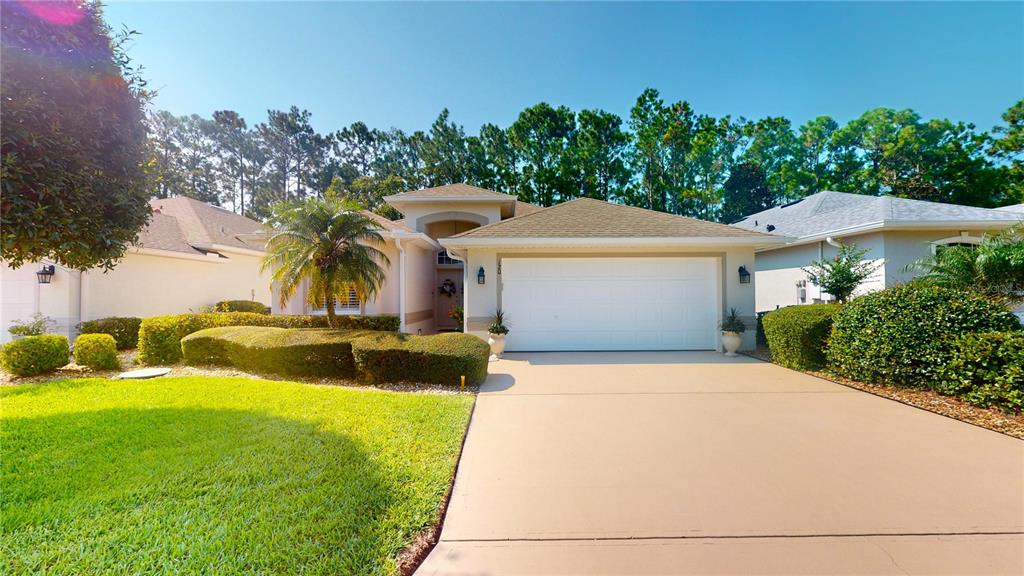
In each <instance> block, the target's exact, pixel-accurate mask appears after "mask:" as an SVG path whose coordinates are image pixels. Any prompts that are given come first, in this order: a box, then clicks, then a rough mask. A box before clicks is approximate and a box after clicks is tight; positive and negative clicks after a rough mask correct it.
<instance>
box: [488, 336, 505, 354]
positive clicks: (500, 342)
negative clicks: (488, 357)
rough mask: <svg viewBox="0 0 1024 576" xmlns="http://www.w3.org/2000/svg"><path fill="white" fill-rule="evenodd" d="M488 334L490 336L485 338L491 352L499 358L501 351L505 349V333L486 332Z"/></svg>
mask: <svg viewBox="0 0 1024 576" xmlns="http://www.w3.org/2000/svg"><path fill="white" fill-rule="evenodd" d="M488 336H490V338H488V339H487V343H488V344H490V345H491V354H494V355H495V356H497V357H498V358H501V354H502V352H504V351H505V335H504V334H491V333H488Z"/></svg>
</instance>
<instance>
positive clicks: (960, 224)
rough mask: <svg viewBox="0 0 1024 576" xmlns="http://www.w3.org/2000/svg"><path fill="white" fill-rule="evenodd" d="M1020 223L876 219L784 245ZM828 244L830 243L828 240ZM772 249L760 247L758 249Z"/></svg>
mask: <svg viewBox="0 0 1024 576" xmlns="http://www.w3.org/2000/svg"><path fill="white" fill-rule="evenodd" d="M1022 223H1024V218H1019V219H1014V220H1009V219H1007V220H878V221H875V222H869V223H867V224H858V225H856V226H848V227H846V228H837V229H835V230H829V231H827V232H820V233H816V234H808V235H806V236H797V237H796V239H795V240H794V239H791V240H792V241H791V242H789V243H788V244H786V246H799V245H801V244H809V243H811V242H819V241H822V240H824V241H825V242H829V238H831V239H833V240H834V239H835V238H839V237H843V236H853V235H856V234H862V233H866V232H874V231H877V230H893V231H897V230H979V229H980V230H987V229H989V228H1005V227H1009V226H1013V225H1015V224H1022ZM829 244H832V243H831V242H829ZM833 245H834V244H833ZM780 247H781V246H780ZM774 249H775V248H761V249H759V250H758V251H762V250H774Z"/></svg>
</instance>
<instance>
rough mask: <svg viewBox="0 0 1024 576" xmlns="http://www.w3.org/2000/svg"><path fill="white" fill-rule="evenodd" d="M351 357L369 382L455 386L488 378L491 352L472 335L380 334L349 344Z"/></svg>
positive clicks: (476, 382) (475, 382) (478, 382)
mask: <svg viewBox="0 0 1024 576" xmlns="http://www.w3.org/2000/svg"><path fill="white" fill-rule="evenodd" d="M352 354H353V355H354V356H355V360H356V367H357V369H358V370H359V373H360V374H362V376H363V378H365V379H366V380H368V381H370V382H429V383H434V384H450V385H457V384H459V381H460V376H465V377H466V383H467V384H480V383H482V382H483V381H484V380H485V379H486V378H487V360H488V358H489V357H490V354H491V348H490V346H488V345H487V343H486V342H484V341H483V340H481V339H480V338H478V337H476V336H473V335H471V334H462V333H458V332H455V333H447V334H435V335H433V336H410V335H408V334H379V335H376V336H370V337H366V338H359V339H357V340H355V341H353V342H352Z"/></svg>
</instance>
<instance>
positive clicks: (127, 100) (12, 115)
mask: <svg viewBox="0 0 1024 576" xmlns="http://www.w3.org/2000/svg"><path fill="white" fill-rule="evenodd" d="M0 12H2V17H0V21H2V30H3V33H2V35H0V38H2V55H0V62H2V71H0V81H2V82H0V83H2V89H0V91H2V93H3V107H2V114H0V116H2V118H0V124H3V136H2V138H0V143H2V151H3V159H2V165H0V181H2V183H3V184H2V191H0V215H2V223H0V247H2V251H0V254H2V256H3V259H4V260H5V261H6V262H7V264H9V265H11V266H12V267H15V268H16V267H18V266H20V265H22V264H24V263H26V262H35V261H39V260H43V259H48V260H52V261H54V262H56V263H58V264H60V265H64V266H67V267H68V268H74V269H85V268H91V267H95V266H99V267H103V268H111V267H113V265H114V263H115V262H116V261H117V260H118V259H119V258H120V257H121V256H122V255H123V254H124V251H125V248H126V246H127V245H128V244H130V243H132V242H134V241H135V240H136V239H137V237H138V233H139V230H140V229H141V228H142V227H143V226H144V225H145V224H146V222H147V221H148V220H149V215H150V209H149V204H148V200H149V192H150V191H149V189H148V188H147V185H146V182H147V178H146V171H145V163H146V127H145V125H144V124H143V113H142V106H143V104H142V100H143V99H144V98H145V92H144V82H143V81H142V80H141V79H140V78H139V77H138V75H137V71H136V70H134V69H132V68H131V66H130V63H129V61H128V58H127V55H126V54H125V52H124V50H123V49H122V47H121V46H122V44H121V43H122V42H123V40H124V39H125V36H122V37H121V38H119V39H115V40H112V39H111V37H110V30H109V29H108V28H107V26H106V25H105V24H104V23H103V18H102V15H101V13H100V4H99V3H98V2H65V3H39V2H0ZM55 13H59V14H57V16H58V17H59V18H60V19H62V20H63V21H62V22H60V23H55V22H51V21H49V20H48V18H47V15H49V17H50V18H53V17H54V15H55Z"/></svg>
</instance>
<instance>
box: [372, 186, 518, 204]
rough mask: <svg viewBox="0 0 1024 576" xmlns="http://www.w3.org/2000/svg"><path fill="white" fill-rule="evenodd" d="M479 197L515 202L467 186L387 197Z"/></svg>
mask: <svg viewBox="0 0 1024 576" xmlns="http://www.w3.org/2000/svg"><path fill="white" fill-rule="evenodd" d="M474 196H476V197H480V196H488V197H493V198H494V199H495V200H508V201H512V200H515V199H516V198H515V196H510V195H508V194H502V193H501V192H495V191H494V190H487V189H486V188H478V187H476V186H470V185H469V184H462V183H459V184H445V185H444V186H436V187H434V188H424V189H422V190H410V191H408V192H401V193H399V194H395V195H394V196H389V198H392V199H394V200H403V199H406V198H432V197H438V198H455V197H467V198H468V197H474Z"/></svg>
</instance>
